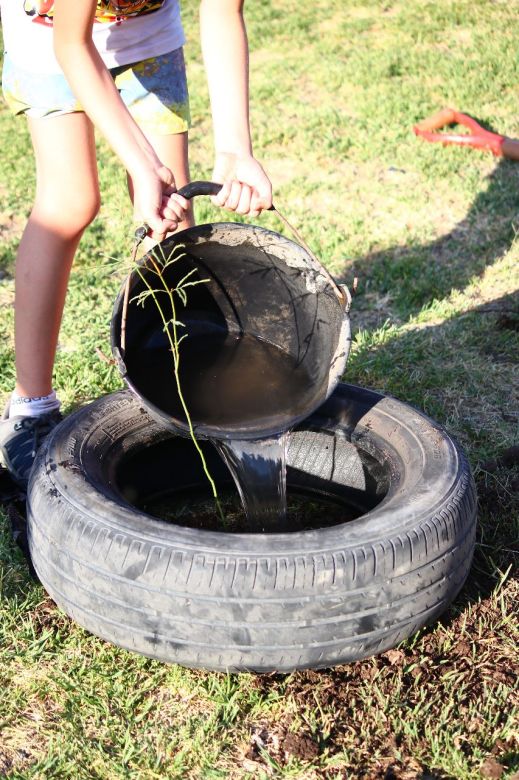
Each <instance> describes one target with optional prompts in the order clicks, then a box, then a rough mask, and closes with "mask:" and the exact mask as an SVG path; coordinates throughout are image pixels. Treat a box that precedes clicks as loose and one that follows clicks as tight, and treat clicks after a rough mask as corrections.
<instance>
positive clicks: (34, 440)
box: [0, 0, 272, 487]
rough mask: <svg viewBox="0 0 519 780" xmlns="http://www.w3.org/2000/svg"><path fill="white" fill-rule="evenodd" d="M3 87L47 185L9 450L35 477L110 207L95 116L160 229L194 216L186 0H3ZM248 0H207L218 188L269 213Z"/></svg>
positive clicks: (24, 260) (203, 21)
mask: <svg viewBox="0 0 519 780" xmlns="http://www.w3.org/2000/svg"><path fill="white" fill-rule="evenodd" d="M0 2H1V11H2V25H3V32H4V44H5V49H6V52H5V62H4V72H3V90H4V96H5V98H6V100H7V103H8V105H9V106H10V108H11V109H12V110H13V111H14V112H15V113H17V114H26V115H27V117H28V122H29V128H30V132H31V138H32V143H33V148H34V153H35V157H36V173H37V177H36V178H37V181H36V198H35V202H34V207H33V209H32V212H31V215H30V217H29V221H28V223H27V226H26V228H25V231H24V234H23V237H22V240H21V243H20V247H19V250H18V255H17V260H16V281H15V283H16V296H15V350H16V377H17V379H16V387H15V389H14V392H13V394H12V396H11V400H10V403H9V405H8V408H7V409H6V412H5V414H4V419H3V420H2V421H1V422H0V452H1V453H2V456H3V460H4V463H5V464H6V466H7V468H8V469H9V471H10V473H11V475H12V477H13V479H14V480H15V481H16V482H17V483H18V484H19V485H20V486H22V487H25V486H26V485H27V480H28V476H29V473H30V470H31V467H32V463H33V460H34V456H35V454H36V450H37V448H38V446H39V445H40V444H41V441H42V440H43V438H44V437H45V436H46V435H47V434H48V433H49V432H50V430H52V428H53V427H55V426H56V425H57V424H58V422H59V421H60V419H61V415H60V413H59V406H60V402H59V400H58V398H57V397H56V393H55V391H54V390H53V389H52V371H53V364H54V358H55V351H56V346H57V339H58V332H59V327H60V323H61V316H62V312H63V306H64V302H65V293H66V289H67V282H68V277H69V273H70V268H71V265H72V261H73V259H74V254H75V251H76V248H77V246H78V243H79V240H80V238H81V235H82V234H83V231H84V230H85V228H86V227H87V226H88V225H89V223H90V222H91V221H92V220H93V219H94V217H95V216H96V214H97V211H98V208H99V185H98V179H97V166H96V158H95V146H94V126H95V127H97V128H98V129H99V130H100V131H101V133H102V134H103V135H104V136H105V138H106V139H107V140H108V142H109V143H110V145H111V146H112V148H113V149H114V151H115V152H116V154H117V155H118V157H119V158H120V159H121V161H122V163H123V165H124V166H125V168H126V171H127V173H128V183H129V190H130V194H131V197H132V199H133V201H134V208H135V213H136V215H137V216H138V218H139V219H140V220H141V221H143V222H146V223H147V224H148V225H149V226H150V230H151V237H152V238H154V239H156V240H160V239H161V238H163V237H164V235H165V234H166V233H169V232H173V231H175V230H177V229H183V228H185V227H189V226H190V225H192V224H193V217H192V212H191V207H190V204H189V202H188V201H186V200H185V199H184V198H182V197H181V196H179V195H178V194H177V193H176V188H177V187H181V186H183V185H184V184H186V183H187V182H188V181H189V169H188V155H187V129H188V124H189V105H188V95H187V86H186V78H185V67H184V60H183V53H182V44H183V43H184V36H183V31H182V25H181V21H180V10H179V6H178V0H81V2H75V0H0ZM242 6H243V0H201V3H200V31H201V41H202V52H203V56H204V62H205V67H206V72H207V79H208V85H209V93H210V98H211V109H212V115H213V128H214V142H215V150H216V152H215V166H214V172H213V178H214V179H215V180H216V181H218V182H222V183H223V187H222V190H221V191H220V193H219V194H218V195H217V196H216V197H215V198H214V202H215V203H217V204H218V205H220V206H223V207H225V208H227V209H231V210H233V211H236V212H237V213H238V214H247V215H249V216H257V215H258V214H259V213H260V212H261V211H262V210H263V209H265V208H268V207H269V206H270V205H271V203H272V193H271V185H270V182H269V180H268V178H267V176H266V174H265V172H264V171H263V169H262V167H261V165H260V164H259V163H258V162H257V161H256V160H255V158H254V157H253V155H252V148H251V140H250V131H249V118H248V49H247V38H246V32H245V26H244V22H243V15H242Z"/></svg>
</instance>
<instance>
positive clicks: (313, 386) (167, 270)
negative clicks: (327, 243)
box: [111, 182, 351, 528]
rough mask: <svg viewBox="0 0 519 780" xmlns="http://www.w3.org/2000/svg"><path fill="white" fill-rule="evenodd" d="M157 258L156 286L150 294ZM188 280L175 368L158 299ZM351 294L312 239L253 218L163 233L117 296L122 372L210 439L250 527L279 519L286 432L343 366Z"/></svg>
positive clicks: (160, 414)
mask: <svg viewBox="0 0 519 780" xmlns="http://www.w3.org/2000/svg"><path fill="white" fill-rule="evenodd" d="M220 186H221V185H218V184H213V183H211V182H193V183H192V184H190V185H187V187H184V188H183V189H182V190H180V194H182V195H183V196H184V197H186V198H191V197H194V196H195V195H202V194H203V195H207V194H215V193H216V192H217V191H218V190H219V188H220ZM158 264H159V265H160V268H158ZM158 270H159V271H160V275H161V279H160V285H159V288H160V290H159V291H157V293H156V295H155V296H154V298H155V300H151V297H152V296H150V295H149V291H150V289H155V290H158V288H157V271H158ZM186 280H189V290H188V291H187V292H185V293H184V297H183V298H182V300H179V301H178V304H179V305H178V307H177V309H176V318H177V320H176V325H177V326H178V328H177V331H178V333H179V334H180V335H181V337H182V340H181V343H180V344H179V349H178V353H179V360H178V372H177V374H178V376H175V372H174V370H173V359H172V349H171V346H172V343H171V340H170V338H168V332H167V324H165V323H166V320H167V317H166V318H165V317H164V312H163V311H162V312H161V308H160V306H158V305H154V303H157V301H158V303H160V302H161V301H162V300H164V299H165V298H167V295H168V292H167V291H169V293H170V294H171V291H174V290H177V289H178V288H180V289H183V286H184V285H186ZM184 289H185V288H184ZM349 300H350V299H349V294H348V292H347V290H346V288H344V287H342V286H338V285H337V284H336V283H335V282H334V280H333V279H332V277H331V276H330V274H329V273H328V272H327V271H326V270H325V269H324V268H323V267H322V265H321V264H320V263H319V262H318V261H317V259H316V258H315V257H314V256H313V255H312V254H311V252H310V251H309V250H308V249H307V248H304V247H302V246H300V245H299V244H297V243H295V242H294V241H291V240H289V239H287V238H285V237H284V236H282V235H280V234H278V233H275V232H273V231H271V230H266V229H264V228H261V227H258V226H255V225H242V224H237V223H218V224H207V225H197V226H195V227H193V228H189V229H188V230H184V231H182V232H180V233H176V234H174V235H172V236H170V237H169V238H167V239H166V240H165V241H163V242H162V243H161V244H160V245H159V247H157V248H155V249H153V250H152V251H151V252H149V253H148V254H147V255H145V256H144V257H143V258H142V259H141V260H140V261H139V265H138V267H136V268H135V269H134V270H133V271H132V272H131V274H130V277H129V279H128V280H127V283H126V284H125V285H124V287H123V289H122V290H121V291H120V293H119V295H118V297H117V299H116V301H115V305H114V311H113V316H112V324H111V341H112V351H113V354H114V357H115V359H116V361H117V365H118V367H119V370H120V372H121V374H122V376H123V377H124V379H125V381H126V383H127V384H128V386H129V387H130V388H131V389H132V390H133V391H134V392H135V393H136V394H137V395H138V397H139V398H140V399H141V401H142V403H143V404H144V405H145V407H146V408H147V410H148V411H149V413H150V414H151V415H152V416H153V417H154V418H155V419H157V420H158V421H159V422H160V423H161V424H162V425H164V426H166V427H167V428H169V429H171V430H173V431H174V432H176V433H178V434H180V435H189V430H190V423H191V426H192V429H193V430H194V431H195V435H196V437H197V438H208V439H211V440H212V441H213V443H214V444H215V446H216V447H217V449H218V451H219V452H220V454H221V455H222V456H223V457H224V460H225V461H226V463H227V465H228V466H229V468H230V470H231V472H232V474H233V477H234V479H235V481H236V483H237V486H238V490H239V492H240V495H241V497H242V501H243V502H244V504H245V510H246V512H247V516H248V519H249V520H250V522H251V527H252V526H254V527H256V528H263V527H266V526H267V525H269V526H272V525H273V523H276V522H277V523H282V520H283V517H284V514H285V508H286V499H285V487H284V485H285V479H284V462H285V447H286V440H287V434H286V432H287V431H289V430H290V429H291V428H292V427H294V426H295V425H296V424H297V423H299V422H301V421H302V420H303V419H305V418H306V417H307V416H308V415H310V414H311V413H312V412H313V411H314V410H315V409H316V408H318V407H319V406H320V405H321V404H322V403H324V401H325V400H326V398H328V396H329V395H330V394H331V393H332V392H333V390H334V389H335V386H336V385H337V383H338V381H339V380H340V378H341V375H342V373H343V370H344V366H345V364H346V360H347V357H348V352H349V347H350V341H351V336H350V326H349V316H348V311H349ZM139 303H141V304H143V305H138V304H139ZM169 317H170V318H171V315H169ZM177 379H178V382H179V385H180V388H181V394H179V392H178V385H177ZM182 396H183V399H184V400H185V405H184V404H183V403H182V401H183V399H182ZM185 406H187V409H188V412H189V419H188V416H187V415H186V413H185ZM266 442H269V444H267V443H266ZM276 443H277V444H276ZM276 446H277V451H276ZM273 448H274V449H273ZM273 462H278V465H277V466H275V467H273V466H272V463H273ZM280 471H281V472H282V479H281V484H280V480H279V472H280ZM269 474H270V476H269ZM251 481H252V485H251V484H250V483H251ZM269 486H270V487H269ZM270 494H271V495H270ZM269 495H270V497H269ZM275 495H278V499H276V498H275ZM276 502H277V503H276ZM274 504H276V506H275V507H274V508H273V506H274Z"/></svg>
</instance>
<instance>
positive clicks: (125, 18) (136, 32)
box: [0, 0, 185, 73]
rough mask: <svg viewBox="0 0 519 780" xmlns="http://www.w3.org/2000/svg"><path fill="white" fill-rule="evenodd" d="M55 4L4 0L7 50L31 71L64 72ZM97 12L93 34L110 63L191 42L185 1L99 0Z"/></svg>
mask: <svg viewBox="0 0 519 780" xmlns="http://www.w3.org/2000/svg"><path fill="white" fill-rule="evenodd" d="M69 2H81V0H69ZM52 6H53V0H0V7H1V10H2V29H3V35H4V50H5V52H6V54H7V55H8V56H9V58H10V59H11V61H12V62H13V63H15V64H17V65H18V66H20V67H21V68H23V69H24V70H26V71H34V72H36V73H60V72H61V68H60V66H59V64H58V62H57V60H56V57H55V55H54V49H53V40H52V37H53V36H52ZM149 8H151V9H153V10H151V11H148V9H149ZM117 13H120V14H121V15H120V16H117ZM132 14H133V15H132ZM97 17H98V18H96V21H95V22H94V26H93V29H92V39H93V41H94V44H95V46H96V48H97V50H98V51H99V53H100V55H101V57H102V59H103V61H104V63H105V65H106V66H107V67H108V68H114V67H116V66H117V65H128V64H129V63H130V62H139V61H140V60H145V59H148V57H156V56H158V55H159V54H167V53H168V52H170V51H173V50H174V49H178V48H179V47H180V46H183V44H184V41H185V38H184V31H183V29H182V22H181V19H180V6H179V0H98V11H97Z"/></svg>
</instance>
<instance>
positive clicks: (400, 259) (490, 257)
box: [349, 160, 519, 317]
mask: <svg viewBox="0 0 519 780" xmlns="http://www.w3.org/2000/svg"><path fill="white" fill-rule="evenodd" d="M518 217H519V166H518V165H517V164H515V163H513V162H509V161H506V160H501V161H500V162H499V164H498V165H497V166H496V168H495V169H494V171H493V172H492V174H491V175H490V176H489V177H488V186H487V187H486V189H485V190H484V191H482V192H481V193H480V194H479V195H478V196H477V197H476V199H475V200H474V203H473V204H472V206H471V208H470V210H469V212H468V213H467V216H466V217H465V218H464V219H463V220H462V221H461V222H459V223H458V224H457V225H456V227H455V228H454V229H453V230H451V231H450V232H449V233H447V234H446V235H444V236H442V237H441V238H438V239H437V240H435V241H433V242H431V243H428V244H416V245H411V246H395V247H392V248H390V249H386V250H384V251H380V252H375V253H373V254H370V255H367V256H366V257H364V258H362V259H360V260H358V261H356V262H355V263H354V265H353V266H352V269H350V270H349V275H350V274H351V271H353V273H354V274H355V275H356V276H358V277H359V279H360V282H361V287H362V285H363V282H364V280H369V283H370V289H371V290H376V291H377V293H378V294H380V295H384V294H388V295H389V300H390V301H391V305H392V307H394V308H395V310H396V311H397V312H398V314H399V315H400V316H402V317H410V316H412V315H413V314H416V313H418V312H419V311H420V310H421V309H422V308H424V307H427V306H428V305H429V304H431V303H432V302H433V301H435V300H441V299H444V298H445V297H447V296H448V295H449V294H450V292H451V291H452V290H453V289H463V288H464V287H466V286H467V284H468V283H469V282H470V281H471V280H472V279H473V277H474V276H481V275H482V274H483V272H484V271H485V269H486V268H487V267H488V266H490V265H492V264H493V263H494V262H495V260H497V259H498V258H499V257H501V256H502V255H503V254H504V253H505V252H506V251H507V250H508V249H509V248H510V246H511V244H512V241H513V239H514V236H515V233H516V230H515V227H514V220H516V219H517V218H518ZM360 300H361V301H362V296H360Z"/></svg>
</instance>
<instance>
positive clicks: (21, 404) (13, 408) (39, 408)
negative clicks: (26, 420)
mask: <svg viewBox="0 0 519 780" xmlns="http://www.w3.org/2000/svg"><path fill="white" fill-rule="evenodd" d="M60 406H61V401H60V400H59V398H58V397H57V396H56V391H55V390H51V392H50V393H49V394H48V395H40V396H36V397H34V398H29V397H27V396H23V395H19V394H18V393H17V392H16V390H14V391H13V394H12V395H11V401H10V404H9V417H18V416H21V417H38V416H39V415H41V414H48V413H49V412H56V411H58V409H59V408H60Z"/></svg>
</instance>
